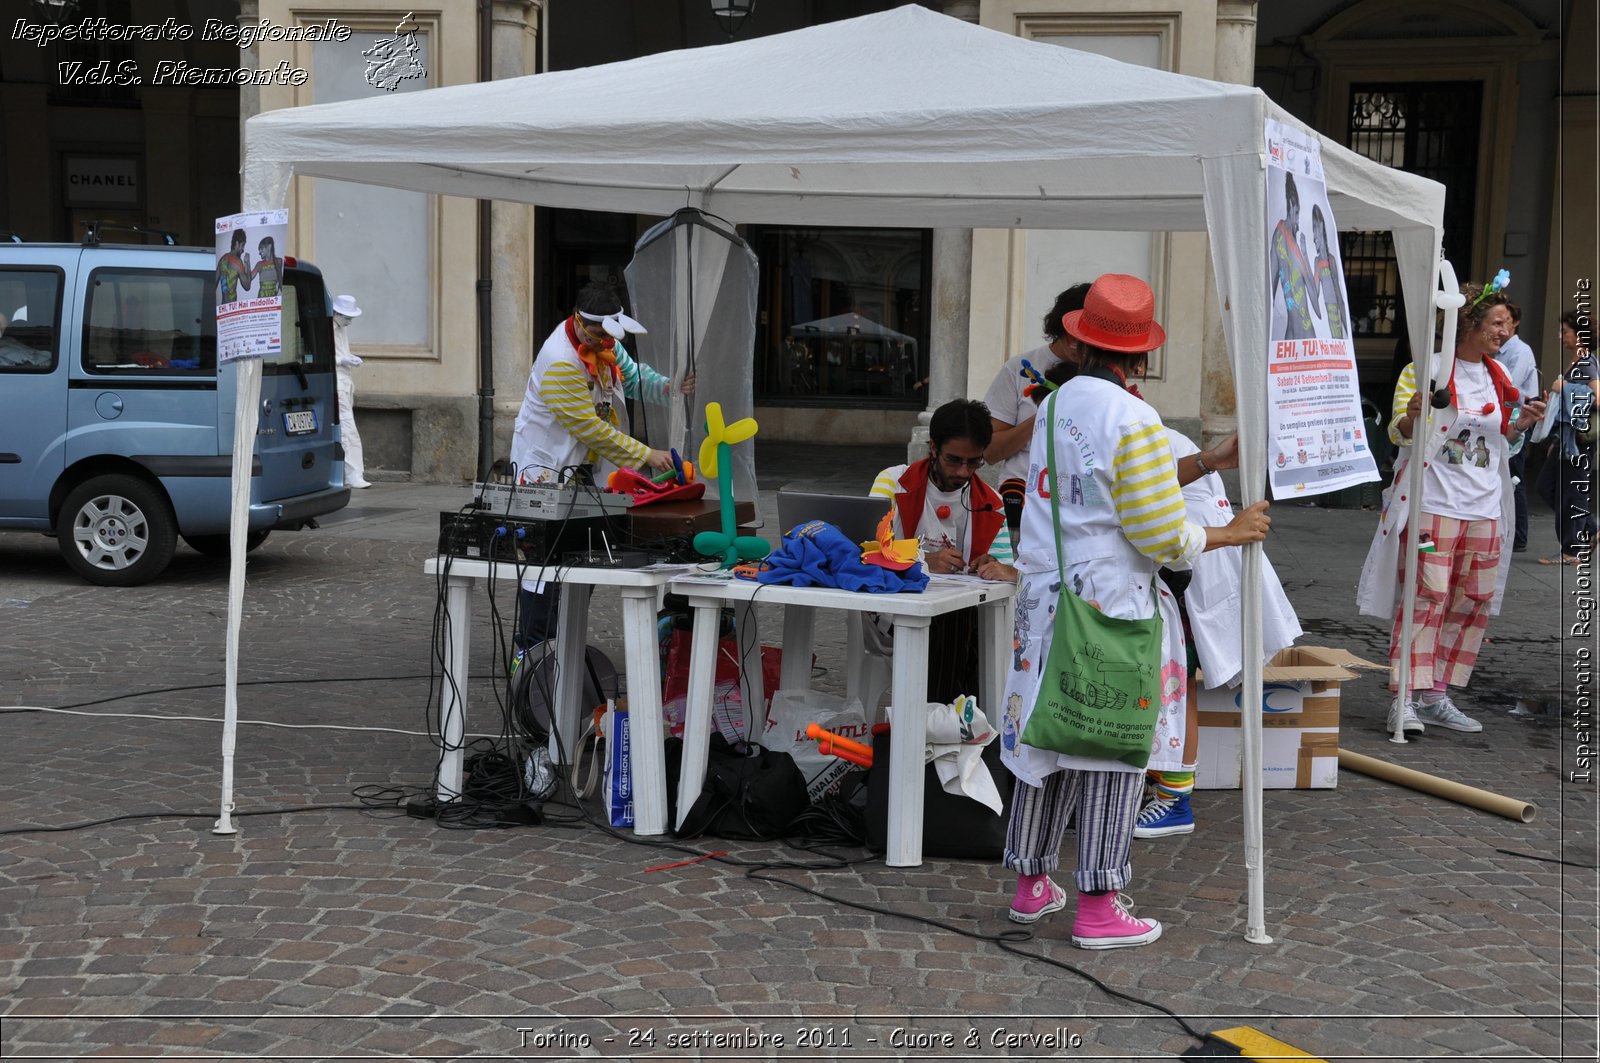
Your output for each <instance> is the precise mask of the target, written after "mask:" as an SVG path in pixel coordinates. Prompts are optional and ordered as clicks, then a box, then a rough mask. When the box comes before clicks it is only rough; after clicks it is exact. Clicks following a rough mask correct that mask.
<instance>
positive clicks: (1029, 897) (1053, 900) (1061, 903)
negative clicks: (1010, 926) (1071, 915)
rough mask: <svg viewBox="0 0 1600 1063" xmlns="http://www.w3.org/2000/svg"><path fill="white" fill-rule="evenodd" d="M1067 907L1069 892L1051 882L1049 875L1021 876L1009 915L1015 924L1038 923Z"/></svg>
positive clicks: (1018, 878) (1018, 879)
mask: <svg viewBox="0 0 1600 1063" xmlns="http://www.w3.org/2000/svg"><path fill="white" fill-rule="evenodd" d="M1066 906H1067V891H1066V890H1064V889H1062V888H1061V887H1060V886H1057V885H1056V884H1055V883H1054V882H1051V881H1050V876H1049V875H1019V876H1018V877H1017V895H1016V896H1015V897H1013V898H1011V912H1010V913H1009V914H1010V916H1011V921H1012V922H1013V923H1037V922H1038V921H1039V920H1040V919H1041V918H1043V917H1044V916H1047V915H1049V914H1050V913H1051V912H1059V911H1060V910H1061V909H1063V908H1065V907H1066Z"/></svg>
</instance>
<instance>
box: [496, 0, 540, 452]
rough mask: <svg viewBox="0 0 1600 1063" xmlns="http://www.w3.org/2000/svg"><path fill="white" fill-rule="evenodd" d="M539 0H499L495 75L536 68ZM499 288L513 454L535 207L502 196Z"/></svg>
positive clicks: (499, 381) (528, 350)
mask: <svg viewBox="0 0 1600 1063" xmlns="http://www.w3.org/2000/svg"><path fill="white" fill-rule="evenodd" d="M539 21H540V3H539V0H494V6H493V25H494V31H493V33H492V35H491V38H490V58H491V62H492V66H491V69H490V75H489V76H490V78H491V79H492V80H495V81H498V80H500V79H502V78H514V77H522V76H523V75H525V74H532V73H533V72H534V67H535V58H534V57H535V56H536V55H537V54H538V51H537V49H538V46H539ZM489 234H490V235H489V254H490V260H491V262H492V263H493V265H492V267H491V273H490V279H491V280H492V281H493V288H492V289H491V291H490V295H489V309H490V313H491V314H492V315H493V323H492V325H491V342H492V344H493V350H494V379H493V380H492V381H485V382H484V383H485V385H487V386H489V387H492V388H493V389H494V439H495V456H496V457H502V458H509V457H510V456H511V429H512V425H513V424H514V422H515V420H516V416H517V409H518V408H519V407H520V406H521V405H522V392H523V389H524V387H525V385H526V384H527V382H528V370H529V368H530V367H531V366H532V364H533V341H534V336H533V208H532V207H531V206H528V205H527V204H524V203H508V202H504V201H501V200H496V201H494V202H493V203H492V204H490V207H489Z"/></svg>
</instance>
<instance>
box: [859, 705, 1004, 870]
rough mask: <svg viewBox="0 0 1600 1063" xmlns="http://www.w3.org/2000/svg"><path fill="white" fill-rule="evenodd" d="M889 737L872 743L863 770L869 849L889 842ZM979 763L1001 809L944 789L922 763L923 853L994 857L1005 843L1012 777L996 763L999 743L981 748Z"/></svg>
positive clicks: (955, 857) (932, 770)
mask: <svg viewBox="0 0 1600 1063" xmlns="http://www.w3.org/2000/svg"><path fill="white" fill-rule="evenodd" d="M889 761H890V753H889V736H888V735H883V736H881V737H880V738H878V739H877V740H876V741H874V742H873V743H872V770H871V771H869V772H868V773H867V812H866V821H867V848H868V849H871V850H872V851H873V852H879V853H881V852H883V851H884V850H885V849H887V848H888V847H889ZM983 764H984V767H986V768H988V769H989V774H990V775H991V776H992V777H993V778H994V784H995V789H997V790H999V791H1000V800H1001V801H1002V802H1003V803H1004V808H1005V811H1004V812H1003V813H1001V814H1000V815H995V814H994V813H993V812H991V811H989V809H988V807H987V806H986V805H981V804H979V803H978V802H976V801H974V800H973V799H972V798H970V797H967V796H965V795H964V794H951V793H946V792H945V789H944V787H943V786H941V785H939V773H938V771H937V769H935V768H934V766H933V765H932V764H929V765H927V766H926V767H924V768H923V771H924V772H926V773H927V774H926V775H925V776H924V777H923V780H922V855H923V856H933V857H941V858H944V859H951V860H998V859H1000V857H1001V855H1002V854H1003V853H1004V851H1005V847H1006V825H1007V824H1008V822H1009V821H1010V819H1011V794H1012V790H1013V789H1014V788H1015V784H1016V777H1015V776H1013V775H1012V774H1011V772H1010V771H1008V770H1007V769H1006V767H1005V765H1003V764H1001V763H1000V742H999V740H998V739H996V740H995V741H993V742H990V743H989V744H988V745H986V746H984V747H983Z"/></svg>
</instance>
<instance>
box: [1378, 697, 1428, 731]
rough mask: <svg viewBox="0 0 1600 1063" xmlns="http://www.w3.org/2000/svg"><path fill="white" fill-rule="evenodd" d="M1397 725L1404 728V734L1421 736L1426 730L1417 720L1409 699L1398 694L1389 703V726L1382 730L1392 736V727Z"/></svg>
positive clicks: (1415, 711)
mask: <svg viewBox="0 0 1600 1063" xmlns="http://www.w3.org/2000/svg"><path fill="white" fill-rule="evenodd" d="M1396 723H1398V724H1400V725H1401V726H1402V727H1404V728H1405V730H1406V734H1417V735H1419V734H1421V733H1422V732H1423V731H1425V730H1427V728H1425V727H1423V726H1422V721H1421V720H1419V719H1417V710H1416V709H1415V708H1414V707H1413V706H1412V704H1411V699H1410V698H1403V697H1401V696H1400V695H1399V694H1396V695H1395V696H1394V700H1393V701H1391V702H1390V703H1389V725H1388V726H1387V727H1386V728H1384V729H1385V730H1386V731H1388V732H1389V733H1390V734H1394V725H1395V724H1396Z"/></svg>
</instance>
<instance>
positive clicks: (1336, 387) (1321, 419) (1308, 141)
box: [1266, 120, 1380, 499]
mask: <svg viewBox="0 0 1600 1063" xmlns="http://www.w3.org/2000/svg"><path fill="white" fill-rule="evenodd" d="M1266 139H1267V217H1266V224H1267V293H1268V301H1267V305H1268V312H1269V314H1270V320H1269V321H1268V326H1267V417H1268V427H1269V432H1268V438H1269V440H1270V443H1269V446H1268V450H1267V463H1268V464H1267V468H1268V471H1269V474H1270V482H1271V485H1272V495H1273V497H1274V498H1277V499H1293V498H1302V497H1310V496H1312V495H1319V494H1324V493H1326V492H1329V491H1336V490H1339V489H1340V488H1343V487H1349V486H1350V485H1352V484H1359V483H1365V482H1367V481H1370V480H1377V479H1379V478H1380V477H1379V474H1378V466H1377V463H1376V462H1375V461H1374V460H1373V457H1372V447H1371V440H1370V439H1368V438H1367V428H1366V425H1365V424H1364V423H1363V421H1362V418H1361V391H1360V387H1359V382H1358V380H1357V375H1356V353H1355V337H1354V330H1353V329H1352V328H1351V323H1350V302H1349V299H1348V297H1347V296H1346V294H1345V285H1344V266H1343V264H1342V263H1341V261H1340V259H1339V230H1338V227H1337V226H1335V225H1334V220H1333V211H1332V209H1331V208H1330V207H1329V206H1328V188H1327V184H1326V183H1325V181H1324V179H1323V174H1322V154H1321V151H1320V148H1319V145H1318V143H1317V140H1316V137H1315V135H1314V134H1310V133H1306V132H1304V131H1302V130H1300V129H1297V128H1294V127H1292V126H1285V125H1283V124H1282V123H1280V122H1275V121H1271V120H1268V122H1267V123H1266Z"/></svg>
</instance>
